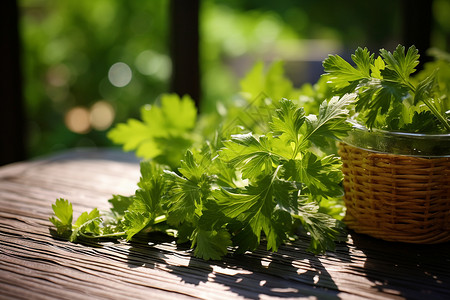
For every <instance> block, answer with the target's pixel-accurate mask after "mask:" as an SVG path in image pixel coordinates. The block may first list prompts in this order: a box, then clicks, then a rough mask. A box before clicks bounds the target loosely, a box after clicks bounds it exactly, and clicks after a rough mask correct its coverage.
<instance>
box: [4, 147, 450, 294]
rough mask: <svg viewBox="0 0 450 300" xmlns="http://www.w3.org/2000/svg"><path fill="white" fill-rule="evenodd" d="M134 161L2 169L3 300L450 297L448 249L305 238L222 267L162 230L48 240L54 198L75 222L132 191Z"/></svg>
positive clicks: (69, 157) (100, 155)
mask: <svg viewBox="0 0 450 300" xmlns="http://www.w3.org/2000/svg"><path fill="white" fill-rule="evenodd" d="M138 179H139V164H138V161H137V160H136V159H135V158H134V157H133V156H132V155H130V154H125V153H121V152H119V151H113V150H84V151H72V152H67V153H62V154H58V155H54V156H51V157H47V158H44V159H41V160H37V161H30V162H22V163H18V164H13V165H8V166H4V167H2V168H0V298H1V299H149V298H150V299H174V298H176V299H185V298H189V299H192V298H197V299H278V298H283V299H296V298H312V299H450V271H449V270H450V244H449V243H445V244H439V245H409V244H402V243H390V242H385V241H380V240H376V239H373V238H370V237H366V236H363V235H358V234H355V233H352V232H351V233H350V234H349V240H348V241H347V242H346V243H340V244H338V245H337V247H336V251H335V252H329V253H327V255H321V256H314V255H311V254H310V253H308V252H307V251H306V248H307V245H308V241H307V239H302V240H299V241H296V242H295V243H293V244H292V245H285V246H283V247H281V248H280V249H279V251H278V252H276V253H271V252H268V251H265V245H262V246H261V247H260V249H258V250H257V251H255V252H253V253H248V254H245V255H241V256H233V255H230V256H228V257H226V259H225V260H224V261H221V262H216V261H213V262H212V261H203V260H201V259H197V258H194V257H193V256H192V253H191V251H190V249H189V247H188V246H186V245H177V244H176V243H175V241H174V240H172V239H171V238H169V237H166V236H163V235H160V234H145V235H139V236H137V238H136V239H134V240H133V241H131V242H129V243H125V242H114V241H106V242H101V243H94V242H92V241H91V242H84V243H69V242H67V241H63V240H59V239H57V238H55V237H53V236H52V234H51V226H50V225H51V223H50V222H49V221H48V217H49V216H50V215H51V214H52V210H51V204H52V203H54V201H55V199H56V198H60V197H62V198H67V199H69V200H70V201H71V202H72V203H73V207H74V211H75V217H76V216H77V215H78V214H80V213H81V212H82V211H85V210H90V209H92V208H94V207H98V208H100V209H108V208H109V205H108V202H107V200H108V199H109V198H110V197H111V195H112V194H123V195H129V194H132V193H134V190H135V189H136V183H137V181H138Z"/></svg>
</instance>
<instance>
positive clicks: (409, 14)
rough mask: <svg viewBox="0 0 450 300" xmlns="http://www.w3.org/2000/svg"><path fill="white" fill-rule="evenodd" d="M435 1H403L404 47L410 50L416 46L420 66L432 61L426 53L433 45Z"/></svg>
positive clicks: (419, 67)
mask: <svg viewBox="0 0 450 300" xmlns="http://www.w3.org/2000/svg"><path fill="white" fill-rule="evenodd" d="M432 8H433V0H426V1H424V0H403V1H402V10H403V45H404V46H405V47H406V48H409V47H410V46H411V45H415V46H416V48H417V49H418V50H419V54H420V65H419V66H418V68H417V69H418V70H419V69H421V68H422V66H423V64H424V63H425V62H427V61H429V60H430V57H428V56H427V55H426V51H427V50H428V49H429V48H430V45H431V30H432V22H433V14H432V13H433V12H432Z"/></svg>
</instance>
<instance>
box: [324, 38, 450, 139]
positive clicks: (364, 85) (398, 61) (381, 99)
mask: <svg viewBox="0 0 450 300" xmlns="http://www.w3.org/2000/svg"><path fill="white" fill-rule="evenodd" d="M352 60H353V62H354V63H355V66H352V65H350V64H349V63H348V62H346V61H345V60H344V59H343V58H341V57H340V56H338V55H330V56H329V57H328V58H327V59H326V60H325V61H324V62H323V66H324V69H325V72H326V74H324V77H326V79H327V80H328V83H329V84H331V85H332V87H333V88H334V92H335V93H336V94H338V95H343V94H345V93H356V94H357V101H356V104H355V113H356V114H355V118H356V119H357V120H358V121H359V122H361V123H362V124H364V125H366V126H367V127H368V128H369V129H371V128H381V129H386V130H392V131H406V132H418V133H446V132H447V133H448V132H450V119H449V109H450V104H449V101H448V97H449V95H448V88H447V87H446V86H448V82H447V83H442V82H441V84H440V82H439V78H438V77H439V76H440V75H439V72H440V70H439V69H438V68H435V69H433V70H432V71H431V72H430V70H428V71H427V74H426V76H417V78H420V80H418V79H416V78H415V77H413V76H412V74H413V73H414V72H415V71H416V69H415V68H416V66H417V65H418V64H419V54H418V50H417V49H416V48H415V47H414V46H411V47H410V48H409V49H408V50H407V51H406V53H405V47H404V46H401V45H399V46H398V47H397V48H396V49H395V51H394V52H393V53H391V52H389V51H387V50H385V49H381V50H380V56H378V57H377V58H375V57H374V54H371V53H370V52H369V51H368V50H367V48H364V49H362V48H358V49H357V50H356V52H355V53H354V54H353V55H352ZM447 65H448V62H447ZM447 68H448V66H447Z"/></svg>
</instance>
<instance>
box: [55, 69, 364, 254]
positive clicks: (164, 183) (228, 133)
mask: <svg viewBox="0 0 450 300" xmlns="http://www.w3.org/2000/svg"><path fill="white" fill-rule="evenodd" d="M255 70H257V71H255ZM254 78H258V80H254ZM261 82H263V84H262V85H261ZM280 82H284V83H285V84H284V85H283V86H284V88H283V92H282V93H287V94H291V93H293V94H295V89H293V88H292V85H290V84H289V82H288V81H287V79H286V78H285V77H284V74H283V72H282V69H280V65H274V66H272V67H271V68H269V70H268V71H267V72H266V73H264V72H263V70H262V69H261V67H260V66H258V65H257V66H256V67H255V69H253V70H252V71H250V72H249V74H248V76H247V77H246V78H244V79H243V80H242V87H243V93H242V94H243V95H249V92H251V91H253V93H255V91H256V90H257V89H258V88H263V89H264V90H263V91H262V92H261V93H259V96H257V97H256V98H255V99H253V101H248V100H247V101H246V100H245V99H241V101H243V102H244V103H246V105H244V107H245V109H236V110H234V109H232V108H233V107H228V110H227V111H228V112H229V114H226V115H224V117H223V119H222V120H221V121H220V122H219V124H221V125H219V126H217V127H216V128H217V130H216V132H215V133H214V134H212V135H210V136H207V135H203V134H201V130H202V129H203V127H202V126H201V124H202V122H201V121H199V122H197V124H199V127H196V128H194V130H192V125H193V124H194V123H195V120H196V118H197V115H196V114H195V110H193V103H192V100H191V99H190V98H189V97H183V98H182V99H180V98H179V97H177V96H175V95H164V96H163V97H161V104H160V106H156V105H153V106H151V107H149V108H147V109H146V110H144V111H143V113H142V119H143V121H142V122H141V121H138V120H134V121H132V122H130V121H129V122H128V123H126V124H119V125H118V126H117V127H116V128H114V129H113V130H111V131H110V136H111V138H113V139H115V140H116V141H118V142H120V143H121V144H123V145H124V147H126V149H128V150H131V149H137V150H138V153H139V154H140V155H141V156H143V157H147V158H152V159H150V160H145V161H143V162H141V178H140V181H139V184H138V186H139V189H138V190H136V192H135V194H134V195H132V196H129V197H127V196H118V195H116V196H114V197H113V198H112V199H111V200H110V202H111V204H112V208H111V211H110V213H109V214H105V215H103V216H99V215H97V211H96V210H94V211H92V212H91V213H89V214H88V213H83V214H82V215H81V216H80V217H79V218H78V219H77V221H76V222H75V223H74V225H72V226H70V225H69V222H68V220H69V219H70V218H68V217H67V215H68V214H69V213H70V212H69V209H67V207H68V203H67V201H66V200H58V201H57V202H56V203H55V205H54V211H55V215H56V218H60V219H61V218H62V219H61V220H60V221H59V220H58V219H56V218H55V217H52V219H51V220H52V222H53V224H54V225H55V226H56V227H57V231H58V232H59V233H60V234H61V235H63V236H64V235H66V236H70V240H72V241H73V240H75V239H77V238H79V237H83V238H86V237H93V238H99V237H113V236H117V237H125V238H126V239H127V240H130V239H132V238H133V237H134V236H135V235H136V234H139V233H142V232H147V231H163V232H166V233H169V234H174V235H176V237H177V238H178V241H179V242H190V244H191V247H192V248H193V249H194V255H195V256H197V257H201V258H203V259H206V260H208V259H214V260H217V259H221V258H222V257H223V256H224V255H226V254H227V253H229V251H232V252H235V253H244V252H245V251H252V250H255V249H256V248H257V247H258V246H259V245H260V242H261V240H263V239H264V240H265V241H266V244H267V249H268V250H272V251H277V250H278V248H279V247H280V246H281V245H282V244H283V243H287V242H289V241H290V240H292V239H295V237H296V236H298V235H299V234H302V232H308V234H309V235H310V238H311V242H310V245H309V249H310V250H311V251H312V252H313V253H323V252H325V251H326V250H329V249H333V248H334V241H335V240H338V239H339V238H340V237H341V233H342V229H343V226H342V224H341V223H340V221H338V220H337V219H339V218H340V217H341V216H340V213H341V212H342V211H334V215H333V216H330V215H328V214H326V213H324V211H326V212H328V213H332V212H333V207H332V206H334V205H335V203H336V202H337V201H336V199H339V197H341V196H342V193H343V191H342V188H341V181H342V173H341V172H340V161H339V159H338V158H337V157H336V156H335V155H333V154H330V155H323V152H322V151H320V149H323V147H325V148H326V147H327V143H324V140H330V139H334V138H339V137H341V136H342V135H343V134H345V133H346V131H347V130H348V129H349V127H348V125H347V122H346V119H347V117H348V109H347V107H348V106H349V105H351V104H352V103H353V101H354V99H355V95H352V94H349V95H345V96H343V97H340V98H339V97H333V98H331V99H330V100H328V101H327V100H324V101H322V102H321V103H320V105H319V108H318V110H317V114H309V115H306V114H305V111H304V109H303V107H300V106H299V105H298V104H296V103H295V101H292V100H288V99H285V98H282V99H278V100H277V99H273V98H271V97H270V96H268V94H267V93H273V94H276V93H275V91H277V88H279V84H280ZM266 91H267V92H266ZM277 96H278V95H277ZM169 103H170V105H169V106H170V107H173V108H174V111H171V110H169V109H168V104H169ZM181 107H183V109H181ZM163 115H164V116H165V118H164V120H163V119H162V118H161V116H163ZM176 117H178V118H176ZM181 120H182V122H180V121H181ZM224 124H225V125H224ZM161 125H162V127H161V128H160V127H159V126H161ZM210 125H211V124H210ZM153 126H156V127H153ZM155 128H157V129H158V130H156V129H155ZM159 130H161V131H159ZM144 132H147V135H145V134H144ZM156 132H157V133H158V137H159V134H161V136H162V137H167V139H166V140H165V142H164V143H172V141H171V139H172V138H173V137H175V136H177V135H180V136H187V139H186V141H191V142H192V143H191V144H190V145H189V146H188V147H184V148H181V147H180V149H179V153H183V157H182V159H181V160H180V161H179V163H178V164H177V165H175V164H174V163H173V161H171V155H172V153H169V152H165V151H159V149H160V148H161V147H162V148H164V143H161V141H160V140H157V139H155V134H156ZM199 136H201V137H203V139H202V140H201V141H200V142H198V137H199ZM195 140H197V142H193V141H195ZM145 143H148V144H149V146H143V145H145ZM155 149H156V150H155ZM168 162H170V163H168ZM334 208H335V206H334ZM60 211H64V213H60ZM70 217H71V216H70ZM333 217H334V218H333ZM80 218H81V220H80ZM99 218H101V219H102V222H99ZM79 220H80V221H79ZM300 229H301V230H300Z"/></svg>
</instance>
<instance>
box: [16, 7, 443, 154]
mask: <svg viewBox="0 0 450 300" xmlns="http://www.w3.org/2000/svg"><path fill="white" fill-rule="evenodd" d="M414 2H415V1H397V0H380V1H373V2H370V4H369V2H366V1H335V0H303V1H300V0H296V1H294V0H278V1H267V0H264V1H261V0H260V1H257V0H240V1H239V0H231V1H224V0H201V1H200V17H199V23H200V25H199V26H200V67H201V80H202V81H201V90H202V104H201V105H202V106H201V110H202V111H203V112H211V111H213V110H214V109H215V103H216V102H217V101H227V99H231V98H232V97H233V96H234V95H235V94H236V92H237V91H238V81H239V79H240V78H241V77H242V76H243V75H244V74H245V73H246V72H247V71H249V70H250V68H251V67H252V66H253V64H254V63H255V62H257V61H263V62H265V63H267V64H269V63H271V62H273V61H279V60H282V61H284V62H285V70H286V73H287V75H288V76H289V77H290V78H291V80H292V81H293V82H294V84H295V85H296V86H300V85H301V84H303V83H306V82H311V83H313V82H315V81H316V80H317V79H318V78H319V76H320V74H321V73H322V72H323V69H322V66H321V62H322V60H324V59H325V58H326V57H327V55H328V54H340V55H342V56H344V57H345V56H346V55H349V54H348V53H353V52H354V50H355V49H356V47H358V46H363V47H365V46H367V47H368V48H369V49H370V50H372V51H375V52H376V51H377V50H378V49H380V48H386V49H388V50H393V49H394V48H395V46H396V45H397V44H398V43H401V42H402V34H403V33H404V29H405V28H404V27H402V26H403V23H402V22H403V21H402V20H403V19H404V17H405V16H404V14H405V3H406V4H407V5H413V3H414ZM408 3H410V4H408ZM169 6H170V1H169V0H152V1H112V0H96V1H91V0H65V1H50V0H21V1H19V9H20V34H21V39H22V41H21V42H22V49H23V52H22V66H23V78H24V101H25V109H26V111H25V114H26V119H27V123H26V131H27V137H28V138H27V154H28V156H29V157H35V156H38V155H43V154H47V153H51V152H54V151H59V150H62V149H67V148H72V147H90V146H111V142H110V141H109V140H108V139H107V138H106V132H107V131H108V130H109V129H110V128H111V127H112V126H114V124H116V123H118V122H123V121H125V120H126V119H128V118H131V117H137V116H138V115H139V108H140V107H141V106H142V105H144V104H148V103H153V102H154V101H155V99H157V97H158V95H160V94H161V93H163V92H167V91H168V90H169V86H170V78H171V74H172V62H171V58H170V49H169V39H170V37H169V34H170V28H169V27H170V26H169V25H170V15H169ZM432 16H433V23H432V25H433V27H432V31H431V38H430V45H431V46H433V47H436V48H439V49H441V50H445V51H449V48H450V38H449V33H450V0H434V1H433V4H432ZM418 22H420V20H418ZM407 46H409V45H407ZM422 55H424V53H422Z"/></svg>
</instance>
